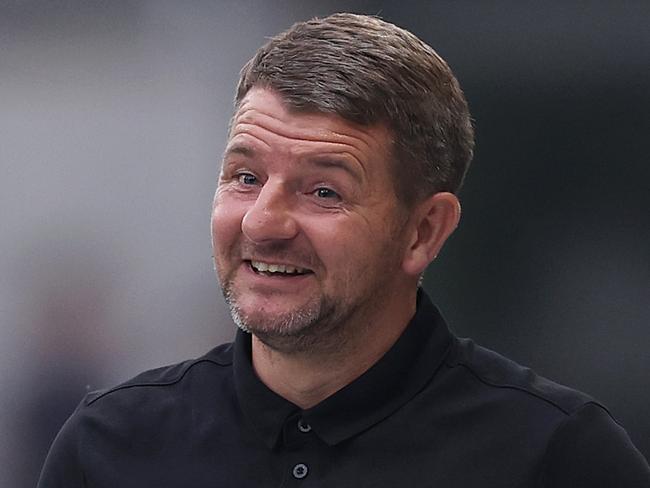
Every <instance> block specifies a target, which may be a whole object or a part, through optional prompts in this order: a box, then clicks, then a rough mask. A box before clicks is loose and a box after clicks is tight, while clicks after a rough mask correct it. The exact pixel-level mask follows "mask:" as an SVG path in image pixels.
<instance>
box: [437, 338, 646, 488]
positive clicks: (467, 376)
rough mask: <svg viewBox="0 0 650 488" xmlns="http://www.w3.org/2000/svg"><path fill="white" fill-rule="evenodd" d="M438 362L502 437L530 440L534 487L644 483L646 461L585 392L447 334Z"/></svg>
mask: <svg viewBox="0 0 650 488" xmlns="http://www.w3.org/2000/svg"><path fill="white" fill-rule="evenodd" d="M445 365H446V367H447V368H448V369H447V372H448V376H449V377H450V378H451V381H455V382H456V383H457V384H458V385H460V386H459V387H458V388H462V390H463V391H462V393H459V398H463V400H464V401H465V402H467V403H468V404H471V405H474V407H475V409H476V410H479V409H480V410H481V411H482V412H490V413H491V415H492V421H493V422H491V423H492V424H493V425H501V426H502V429H501V430H502V431H507V433H506V434H502V435H506V436H511V437H513V436H514V438H511V437H508V439H509V441H511V442H510V444H512V445H516V446H524V445H526V446H528V448H531V447H532V446H534V448H532V449H531V452H533V453H534V455H533V459H535V460H536V461H535V464H537V465H538V476H537V477H538V479H539V480H540V483H541V484H540V486H542V487H547V486H548V487H551V486H552V487H555V488H559V487H567V488H568V487H574V486H590V487H592V486H603V487H605V486H620V487H628V486H629V487H632V486H650V468H648V464H647V461H646V460H645V458H644V457H643V455H642V454H641V453H640V452H639V451H638V450H637V449H636V448H635V447H634V445H633V444H632V442H631V440H630V438H629V436H628V434H627V432H625V430H624V429H623V428H622V427H621V426H620V425H619V424H618V422H617V421H616V420H615V419H614V417H613V416H612V415H611V414H610V412H609V411H608V410H607V408H606V407H605V406H604V405H602V404H601V403H600V402H598V401H597V400H595V399H594V398H592V397H591V396H589V395H587V394H585V393H582V392H580V391H577V390H575V389H572V388H569V387H567V386H564V385H560V384H558V383H556V382H554V381H551V380H549V379H547V378H544V377H543V376H540V375H538V374H536V373H535V372H534V371H532V370H531V369H530V368H527V367H524V366H522V365H520V364H517V363H516V362H514V361H512V360H510V359H508V358H506V357H504V356H502V355H500V354H498V353H496V352H494V351H491V350H489V349H486V348H484V347H481V346H478V345H476V344H475V343H474V342H473V341H472V340H470V339H454V341H453V346H452V349H451V351H450V354H449V355H448V356H447V358H446V361H445ZM492 442H494V439H493V438H492Z"/></svg>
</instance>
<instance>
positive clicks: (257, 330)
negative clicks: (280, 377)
mask: <svg viewBox="0 0 650 488" xmlns="http://www.w3.org/2000/svg"><path fill="white" fill-rule="evenodd" d="M222 292H223V296H224V298H225V300H226V303H227V304H228V307H229V309H230V314H231V316H232V319H233V321H234V322H235V324H236V325H237V327H239V328H240V329H241V330H242V331H244V332H247V333H250V334H253V335H255V336H256V337H257V338H258V339H259V340H260V341H261V342H262V343H263V344H265V345H266V346H268V347H269V348H271V349H272V350H275V351H278V352H281V353H284V354H300V353H306V352H310V353H313V352H317V351H320V352H323V353H329V352H333V351H336V350H339V349H340V347H341V344H342V343H344V342H345V338H344V336H345V333H344V329H345V327H344V325H343V324H345V323H346V322H347V319H348V318H349V316H350V315H351V313H349V311H348V313H346V309H347V308H348V307H349V304H348V306H346V304H344V303H342V301H341V300H340V299H336V298H334V297H330V296H327V295H321V296H320V297H313V298H312V299H311V300H310V301H309V302H308V303H306V304H304V305H303V306H301V307H299V308H296V309H294V310H290V311H287V312H284V313H282V314H279V315H277V314H276V315H275V316H270V315H264V313H263V311H257V312H255V313H252V314H251V313H247V312H246V311H245V310H244V309H243V308H242V307H241V306H240V305H239V302H238V293H237V292H236V291H235V286H234V284H233V282H232V281H227V282H226V283H225V284H224V285H223V286H222Z"/></svg>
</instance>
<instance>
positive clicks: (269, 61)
mask: <svg viewBox="0 0 650 488" xmlns="http://www.w3.org/2000/svg"><path fill="white" fill-rule="evenodd" d="M235 108H236V110H235V114H234V117H233V120H232V124H231V128H230V133H229V140H228V145H227V148H226V151H225V154H224V160H223V166H222V170H221V175H220V180H219V186H218V188H217V192H216V195H215V199H214V209H213V216H212V234H213V246H214V255H215V264H216V268H217V271H218V274H219V278H220V280H221V284H222V287H223V290H224V295H225V296H226V299H227V301H228V303H229V304H230V306H231V311H232V313H233V317H234V318H235V320H236V321H237V322H238V324H239V325H240V326H241V327H242V328H243V329H246V330H249V331H251V332H253V333H254V334H255V336H256V337H257V338H259V339H260V340H262V341H263V342H264V343H266V344H267V345H269V346H271V347H272V348H274V349H277V350H283V351H285V352H291V351H312V350H314V349H316V348H320V350H324V349H326V348H329V350H333V349H336V348H337V347H340V345H341V344H343V343H345V341H348V339H350V338H351V337H352V335H354V334H356V336H357V337H358V336H359V331H360V330H363V329H365V330H368V329H369V328H371V327H373V328H374V329H373V333H375V334H379V333H380V329H381V328H380V327H379V325H378V324H379V323H380V322H387V323H389V324H391V323H393V324H394V323H405V321H407V320H408V318H410V315H411V314H412V313H413V311H414V306H415V291H416V285H417V282H418V278H419V275H420V274H421V273H422V271H423V270H424V268H425V267H426V265H427V264H428V263H429V262H430V261H431V260H432V259H433V257H435V255H436V254H437V252H438V251H439V250H440V248H441V247H442V245H443V243H444V242H445V240H446V239H447V237H448V236H449V235H450V234H451V232H452V231H453V230H454V228H455V226H456V224H457V222H458V218H459V206H458V201H457V199H456V197H455V196H454V195H453V193H452V192H455V191H456V190H457V189H458V187H459V186H460V184H461V182H462V178H463V176H464V173H465V171H466V169H467V164H468V163H469V159H470V156H471V151H472V131H471V125H470V123H469V117H468V114H467V107H466V103H465V101H464V99H463V97H462V93H461V92H460V89H459V87H458V84H457V82H456V80H455V79H454V78H453V76H452V74H451V72H450V71H449V69H448V67H447V66H446V64H445V63H444V61H442V60H441V59H440V58H439V57H438V56H437V55H436V54H435V53H434V52H433V50H432V49H431V48H429V47H428V46H426V45H424V44H423V43H422V42H420V41H419V40H418V39H417V38H415V37H414V36H413V35H411V34H409V33H407V32H405V31H403V30H401V29H399V28H397V27H395V26H393V25H391V24H387V23H385V22H382V21H380V20H378V19H375V18H372V17H362V16H355V15H349V14H337V15H334V16H331V17H328V18H326V19H323V20H312V21H310V22H306V23H301V24H296V25H294V26H293V27H292V28H291V29H290V30H289V31H287V32H285V33H283V34H280V35H279V36H277V37H276V38H273V39H272V40H271V41H269V43H267V45H265V46H264V47H262V48H261V49H260V50H259V52H258V53H257V54H256V56H255V57H254V58H253V59H252V60H251V61H250V62H249V63H248V64H247V65H246V66H245V67H244V69H243V70H242V78H241V80H240V83H239V87H238V90H237V97H236V107H235ZM384 330H386V328H384Z"/></svg>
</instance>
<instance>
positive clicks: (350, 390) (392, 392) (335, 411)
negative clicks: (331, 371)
mask: <svg viewBox="0 0 650 488" xmlns="http://www.w3.org/2000/svg"><path fill="white" fill-rule="evenodd" d="M450 342H451V334H450V332H449V329H448V328H447V325H446V324H445V322H444V319H443V318H442V316H441V315H440V312H439V311H438V310H437V308H436V307H435V306H434V305H433V304H432V303H431V301H430V300H429V297H428V296H427V295H426V294H425V293H424V292H423V291H422V290H418V299H417V311H416V313H415V316H414V317H413V319H412V320H411V322H410V323H409V325H408V327H407V328H406V329H405V331H404V332H403V333H402V335H401V336H400V338H399V339H398V340H397V341H396V342H395V344H394V345H393V346H392V347H391V348H390V349H389V350H388V352H387V353H386V354H384V356H383V357H382V358H381V359H380V360H379V361H377V362H376V363H375V364H374V365H373V366H372V367H371V368H370V369H369V370H368V371H366V372H365V373H364V374H362V375H361V376H360V377H359V378H357V379H356V380H354V381H353V382H352V383H350V384H348V385H347V386H345V387H344V388H342V389H341V390H339V391H338V392H336V393H335V394H333V395H332V396H330V397H328V398H326V399H325V400H323V401H322V402H321V403H319V404H318V405H316V406H314V407H312V408H310V409H308V410H304V411H302V412H301V411H300V408H299V407H297V406H296V405H294V404H293V403H291V402H289V401H288V400H285V399H284V398H282V397H280V396H279V395H277V394H276V393H274V392H273V391H271V390H270V389H269V388H268V387H267V386H266V385H264V383H262V382H261V381H260V380H259V379H258V377H257V375H256V374H255V372H254V370H253V367H252V363H251V340H250V335H249V334H246V333H244V332H242V331H238V332H237V337H236V339H235V347H234V375H235V388H236V390H237V396H238V399H239V402H240V404H241V408H242V410H243V411H244V414H245V415H246V417H247V418H248V420H249V421H250V422H251V423H252V424H253V426H254V428H255V430H256V431H257V432H258V433H259V434H260V436H261V437H262V438H263V440H264V442H265V444H266V445H267V446H268V447H269V448H272V447H273V446H275V444H276V443H277V441H278V438H279V435H280V433H281V431H282V427H283V424H284V422H285V420H286V419H287V418H288V417H289V416H291V415H292V414H295V413H297V412H301V414H302V417H303V418H304V419H305V421H306V422H307V423H309V425H310V426H311V427H312V429H313V430H314V432H315V433H316V434H317V435H318V436H319V437H320V438H321V439H323V441H325V442H326V443H327V444H329V445H335V444H338V443H339V442H341V441H343V440H345V439H348V438H350V437H352V436H354V435H356V434H358V433H359V432H362V431H364V430H366V429H368V428H370V427H372V426H373V425H375V424H377V423H379V422H381V421H382V420H383V419H385V418H386V417H388V416H390V415H391V414H392V413H393V412H395V411H396V410H397V409H398V408H400V407H401V406H402V405H404V404H405V403H406V402H408V401H409V400H410V399H411V398H413V397H414V396H415V395H416V394H417V393H418V392H419V391H420V390H422V389H423V388H424V386H425V385H426V384H427V383H428V382H429V380H430V379H431V378H432V377H433V375H434V374H435V372H436V371H437V369H438V367H439V366H440V364H441V363H442V360H443V358H444V356H445V354H446V352H447V350H448V348H449V345H450Z"/></svg>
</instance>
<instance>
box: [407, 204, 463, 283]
mask: <svg viewBox="0 0 650 488" xmlns="http://www.w3.org/2000/svg"><path fill="white" fill-rule="evenodd" d="M414 217H415V220H414V221H413V226H412V227H411V229H412V231H411V232H412V234H411V239H410V241H409V246H408V248H407V250H406V254H405V256H404V260H403V262H402V268H403V270H404V271H405V272H406V273H407V274H409V275H413V276H420V275H421V274H422V273H423V272H424V270H425V268H426V267H427V266H428V265H429V263H430V262H431V261H433V260H434V259H435V258H436V256H437V255H438V253H439V252H440V250H441V249H442V246H443V245H444V243H445V241H446V240H447V239H448V238H449V236H450V235H451V234H452V232H454V230H455V229H456V227H457V226H458V222H459V221H460V202H459V201H458V198H457V197H456V195H454V194H453V193H449V192H440V193H436V194H435V195H432V196H430V197H429V198H427V199H426V200H424V201H422V202H421V203H420V204H418V206H417V207H416V211H415V212H414Z"/></svg>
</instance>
